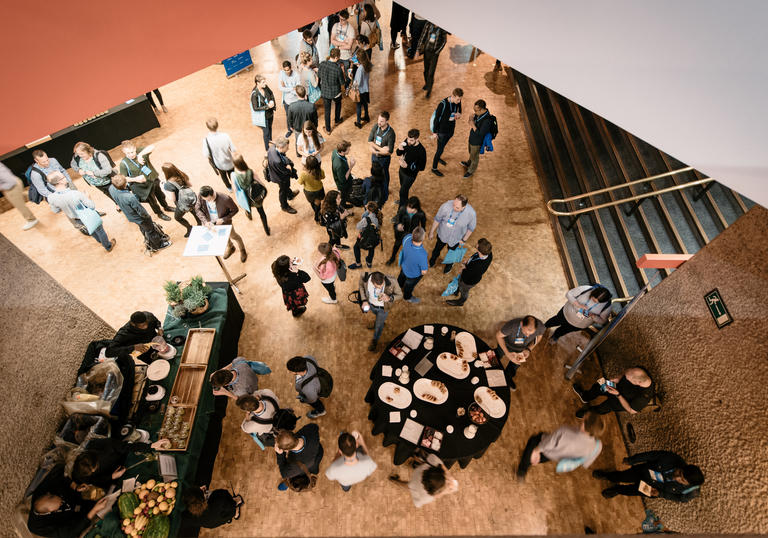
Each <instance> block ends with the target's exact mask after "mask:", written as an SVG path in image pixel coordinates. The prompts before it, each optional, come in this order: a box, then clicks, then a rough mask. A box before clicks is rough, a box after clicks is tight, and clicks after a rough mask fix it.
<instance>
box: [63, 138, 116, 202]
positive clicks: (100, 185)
mask: <svg viewBox="0 0 768 538" xmlns="http://www.w3.org/2000/svg"><path fill="white" fill-rule="evenodd" d="M70 165H71V167H72V169H73V170H74V171H75V172H77V173H78V174H80V175H81V176H82V178H83V179H84V180H85V182H86V183H88V185H90V186H92V187H96V188H97V189H99V190H100V191H101V193H102V194H103V195H104V196H106V197H107V198H109V199H110V200H112V201H113V202H115V206H116V209H117V211H120V205H119V204H118V203H117V201H115V200H113V199H112V194H111V190H110V189H111V188H112V176H114V175H115V169H114V165H113V164H112V160H111V157H110V156H109V154H108V153H107V152H106V151H102V150H95V149H93V147H91V145H90V144H87V143H85V142H78V143H77V144H75V149H74V155H73V156H72V162H71V163H70Z"/></svg>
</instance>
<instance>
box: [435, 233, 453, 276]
mask: <svg viewBox="0 0 768 538" xmlns="http://www.w3.org/2000/svg"><path fill="white" fill-rule="evenodd" d="M446 244H447V243H443V241H442V240H441V239H440V236H437V237H436V241H435V248H433V249H432V254H431V255H430V257H429V265H430V267H431V266H433V265H435V262H436V261H437V258H438V257H439V256H440V252H441V251H442V250H443V247H445V246H446ZM458 246H459V244H458V243H456V244H455V245H452V246H451V245H448V248H449V249H450V250H453V249H455V248H456V247H458ZM452 266H453V264H452V263H449V264H447V265H446V268H447V270H446V272H448V271H450V270H451V267H452Z"/></svg>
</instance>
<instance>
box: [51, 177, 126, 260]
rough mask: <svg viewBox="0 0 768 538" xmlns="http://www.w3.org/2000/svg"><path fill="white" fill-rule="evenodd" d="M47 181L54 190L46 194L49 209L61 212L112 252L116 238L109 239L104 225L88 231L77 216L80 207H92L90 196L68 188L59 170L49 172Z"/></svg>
mask: <svg viewBox="0 0 768 538" xmlns="http://www.w3.org/2000/svg"><path fill="white" fill-rule="evenodd" d="M47 181H48V183H50V184H51V185H53V187H54V189H55V190H54V191H53V192H52V193H51V194H50V195H49V196H48V204H49V205H50V207H51V211H53V212H54V213H59V212H63V213H64V214H65V215H66V216H67V218H68V219H69V222H71V223H72V226H74V227H75V228H76V229H77V230H79V231H80V232H82V233H83V234H85V235H90V236H91V237H93V238H94V239H95V240H96V241H98V242H99V243H101V246H103V247H104V250H106V251H107V252H112V249H113V248H114V247H115V245H116V244H117V240H116V239H112V240H111V241H110V240H109V237H108V236H107V232H105V231H104V227H103V226H102V225H99V226H98V227H97V228H96V229H95V230H93V231H92V232H90V233H88V230H87V229H86V227H85V225H84V224H83V223H82V222H81V221H80V219H78V218H77V211H78V210H79V209H81V208H85V207H87V208H89V209H94V210H95V206H94V205H93V202H92V201H91V199H90V198H88V197H87V196H86V195H85V194H83V193H82V192H80V191H76V190H72V189H70V188H69V183H68V182H67V178H66V177H64V174H62V173H61V172H51V173H50V174H49V175H48V178H47Z"/></svg>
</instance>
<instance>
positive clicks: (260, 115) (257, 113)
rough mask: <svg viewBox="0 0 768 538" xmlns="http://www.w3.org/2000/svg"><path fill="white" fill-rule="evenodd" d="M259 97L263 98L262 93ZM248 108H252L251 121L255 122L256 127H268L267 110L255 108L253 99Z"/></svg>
mask: <svg viewBox="0 0 768 538" xmlns="http://www.w3.org/2000/svg"><path fill="white" fill-rule="evenodd" d="M254 91H256V90H254ZM251 95H253V92H251ZM259 99H261V96H260V95H259ZM248 108H249V109H251V123H252V124H254V125H255V126H256V127H266V126H267V112H266V110H254V109H253V102H252V101H251V103H250V104H249V106H248Z"/></svg>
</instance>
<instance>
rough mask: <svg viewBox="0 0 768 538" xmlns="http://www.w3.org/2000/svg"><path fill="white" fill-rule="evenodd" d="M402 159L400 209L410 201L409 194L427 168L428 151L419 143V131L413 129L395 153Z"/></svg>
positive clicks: (400, 169)
mask: <svg viewBox="0 0 768 538" xmlns="http://www.w3.org/2000/svg"><path fill="white" fill-rule="evenodd" d="M395 153H397V155H398V156H399V157H400V168H399V172H400V199H399V200H398V201H397V203H398V209H399V208H400V207H402V206H404V205H405V204H406V202H407V201H408V194H409V193H410V191H411V187H412V186H413V184H414V182H415V181H416V176H417V175H418V174H419V172H421V171H422V170H424V168H426V166H427V150H425V149H424V146H423V145H422V144H421V142H419V130H418V129H411V130H410V131H408V137H407V138H406V139H405V140H403V141H402V143H401V144H400V146H399V147H398V148H397V151H395Z"/></svg>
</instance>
